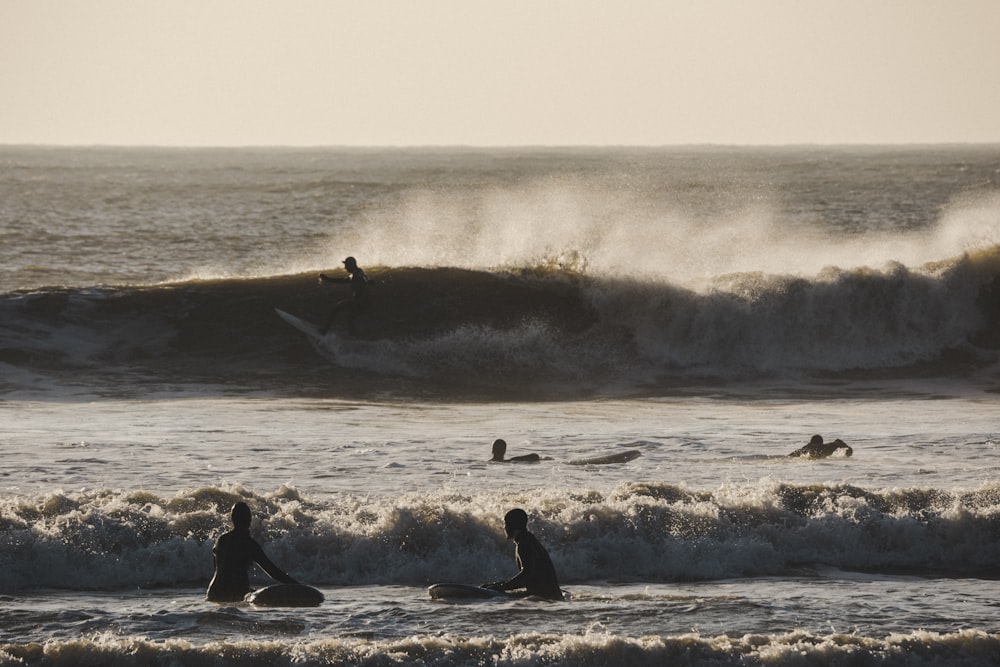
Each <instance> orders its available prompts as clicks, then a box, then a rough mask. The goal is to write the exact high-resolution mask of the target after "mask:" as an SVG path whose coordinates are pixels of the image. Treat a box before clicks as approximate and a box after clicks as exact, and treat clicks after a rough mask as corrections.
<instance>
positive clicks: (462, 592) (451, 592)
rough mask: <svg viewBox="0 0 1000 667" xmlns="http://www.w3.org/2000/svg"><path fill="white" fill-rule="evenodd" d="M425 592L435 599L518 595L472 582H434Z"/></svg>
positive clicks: (471, 598)
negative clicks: (475, 584)
mask: <svg viewBox="0 0 1000 667" xmlns="http://www.w3.org/2000/svg"><path fill="white" fill-rule="evenodd" d="M427 592H428V593H429V594H430V596H431V597H432V598H434V599H435V600H488V599H490V598H512V597H518V596H516V595H512V594H510V593H508V592H506V591H494V590H490V589H489V588H483V587H482V586H473V585H472V584H434V585H433V586H431V587H430V588H428V589H427Z"/></svg>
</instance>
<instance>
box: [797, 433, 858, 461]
mask: <svg viewBox="0 0 1000 667" xmlns="http://www.w3.org/2000/svg"><path fill="white" fill-rule="evenodd" d="M838 449H843V450H844V456H851V455H852V454H854V450H853V449H851V448H850V446H848V445H847V443H845V442H844V441H843V440H841V439H840V438H837V439H836V440H834V441H833V442H823V436H821V435H814V436H813V437H812V438H811V439H810V440H809V444H808V445H806V446H804V447H800V448H799V449H796V450H795V451H794V452H792V453H791V454H789V456H798V457H804V458H807V459H825V458H826V457H828V456H830V455H831V454H833V453H834V452H835V451H837V450H838Z"/></svg>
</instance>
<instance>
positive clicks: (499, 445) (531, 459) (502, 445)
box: [490, 438, 541, 463]
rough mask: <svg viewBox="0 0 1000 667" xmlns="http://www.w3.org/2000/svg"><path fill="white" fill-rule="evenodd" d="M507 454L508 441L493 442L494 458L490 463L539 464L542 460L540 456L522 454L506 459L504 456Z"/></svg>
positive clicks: (498, 440)
mask: <svg viewBox="0 0 1000 667" xmlns="http://www.w3.org/2000/svg"><path fill="white" fill-rule="evenodd" d="M506 453H507V441H506V440H501V439H500V438H497V439H496V440H494V441H493V458H491V459H490V463H538V462H539V461H540V460H541V457H540V456H538V454H522V455H521V456H512V457H510V458H509V459H505V458H504V454H506Z"/></svg>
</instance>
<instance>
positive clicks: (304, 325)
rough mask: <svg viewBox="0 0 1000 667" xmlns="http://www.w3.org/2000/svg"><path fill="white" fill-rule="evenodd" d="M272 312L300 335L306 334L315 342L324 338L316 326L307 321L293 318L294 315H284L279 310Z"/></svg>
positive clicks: (283, 312) (284, 313)
mask: <svg viewBox="0 0 1000 667" xmlns="http://www.w3.org/2000/svg"><path fill="white" fill-rule="evenodd" d="M274 312H276V313H278V316H279V317H281V319H283V320H285V321H286V322H288V323H289V324H291V325H292V326H293V327H295V328H296V329H298V330H299V331H301V332H302V333H304V334H306V335H307V336H309V337H310V338H315V339H316V340H323V339H324V338H325V337H326V336H325V334H324V333H323V332H322V331H320V328H319V326H318V325H316V324H313V323H312V322H309V321H308V320H304V319H302V318H301V317H295V316H294V315H292V314H290V313H286V312H285V311H283V310H281V309H280V308H275V309H274Z"/></svg>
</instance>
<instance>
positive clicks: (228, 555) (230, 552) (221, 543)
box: [206, 502, 298, 602]
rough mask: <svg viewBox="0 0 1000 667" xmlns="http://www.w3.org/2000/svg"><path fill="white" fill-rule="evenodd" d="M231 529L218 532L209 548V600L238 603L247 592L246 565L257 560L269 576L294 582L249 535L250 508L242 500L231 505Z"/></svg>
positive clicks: (247, 570)
mask: <svg viewBox="0 0 1000 667" xmlns="http://www.w3.org/2000/svg"><path fill="white" fill-rule="evenodd" d="M232 519H233V529H232V530H230V531H229V532H226V533H223V534H222V535H219V538H218V539H217V540H216V541H215V546H214V547H212V559H213V560H214V562H215V574H214V575H212V581H211V583H209V585H208V593H207V595H206V598H207V599H208V601H209V602H239V601H241V600H243V597H244V596H245V595H246V594H247V593H249V592H250V591H251V590H252V589H251V588H250V568H251V567H253V564H254V563H257V564H258V565H260V566H261V568H262V569H263V570H264V571H265V572H267V573H268V574H269V575H270V576H271V577H273V578H274V579H277V580H278V581H280V582H281V583H283V584H295V583H298V582H296V581H295V580H294V579H292V578H291V577H290V576H288V575H287V574H285V572H283V571H282V570H281V569H280V568H279V567H278V566H277V565H275V564H274V563H272V562H271V559H270V558H268V557H267V555H266V554H265V553H264V549H263V548H261V546H260V544H258V543H257V540H255V539H253V538H252V537H250V521H251V519H252V515H251V513H250V507H249V506H248V505H247V504H246V503H244V502H238V503H236V504H235V505H233V511H232Z"/></svg>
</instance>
